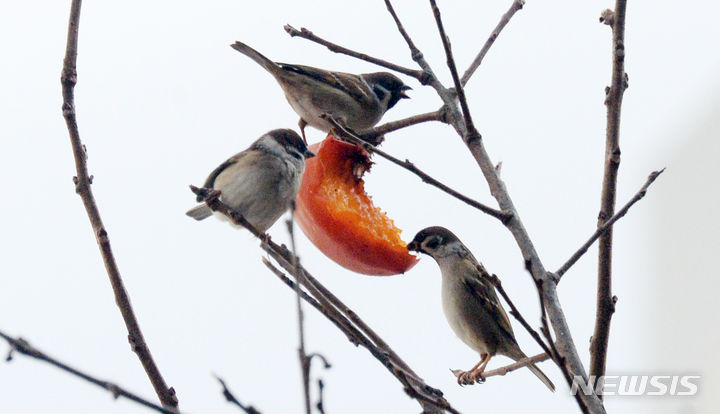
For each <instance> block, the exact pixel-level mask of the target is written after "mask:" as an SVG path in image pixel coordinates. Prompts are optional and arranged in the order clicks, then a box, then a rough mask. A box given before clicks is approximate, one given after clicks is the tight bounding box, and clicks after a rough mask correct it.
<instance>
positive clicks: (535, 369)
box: [527, 364, 555, 392]
mask: <svg viewBox="0 0 720 414" xmlns="http://www.w3.org/2000/svg"><path fill="white" fill-rule="evenodd" d="M527 367H528V368H529V369H530V371H532V373H533V374H535V376H536V377H538V378H539V379H540V381H542V382H543V384H545V386H546V387H548V388H549V389H550V391H552V392H555V384H553V383H552V381H550V378H548V377H547V375H545V373H544V372H542V371H541V370H540V368H538V367H537V366H536V365H535V364H531V365H528V366H527Z"/></svg>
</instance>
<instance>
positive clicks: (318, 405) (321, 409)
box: [315, 379, 325, 414]
mask: <svg viewBox="0 0 720 414" xmlns="http://www.w3.org/2000/svg"><path fill="white" fill-rule="evenodd" d="M317 385H318V401H317V403H316V404H315V407H316V408H317V409H318V412H319V413H320V414H325V405H324V404H323V390H324V389H325V383H323V380H322V379H318V380H317Z"/></svg>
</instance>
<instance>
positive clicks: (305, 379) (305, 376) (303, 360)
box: [286, 201, 311, 414]
mask: <svg viewBox="0 0 720 414" xmlns="http://www.w3.org/2000/svg"><path fill="white" fill-rule="evenodd" d="M286 224H287V231H288V236H289V237H290V251H291V252H292V262H293V267H294V268H295V272H296V273H295V274H300V272H299V271H298V269H299V266H300V258H299V257H298V255H297V251H296V250H295V202H294V201H293V202H291V203H290V219H289V220H288V221H287V222H286ZM295 298H296V302H297V303H296V305H297V321H298V342H299V344H298V358H299V359H300V373H301V374H302V383H303V394H304V397H305V398H304V399H305V414H310V412H311V407H310V358H309V357H308V356H307V354H306V353H305V315H303V309H302V295H301V290H300V281H299V276H296V277H295Z"/></svg>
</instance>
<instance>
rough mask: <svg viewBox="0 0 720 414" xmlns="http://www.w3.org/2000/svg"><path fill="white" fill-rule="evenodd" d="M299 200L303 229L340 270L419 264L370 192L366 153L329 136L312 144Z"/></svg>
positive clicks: (381, 272) (380, 272)
mask: <svg viewBox="0 0 720 414" xmlns="http://www.w3.org/2000/svg"><path fill="white" fill-rule="evenodd" d="M310 150H311V151H313V152H314V153H315V154H316V156H315V157H313V158H310V159H308V160H307V162H306V163H305V174H304V175H303V181H302V185H301V187H300V192H299V193H298V196H297V200H296V211H295V212H296V218H297V222H298V224H299V225H300V228H301V229H302V230H303V232H305V235H307V237H308V238H309V239H310V241H312V242H313V244H315V246H316V247H317V248H318V249H320V251H322V252H323V253H324V254H325V255H326V256H327V257H329V258H330V259H332V260H333V261H335V262H336V263H338V264H339V265H340V266H342V267H344V268H346V269H349V270H352V271H354V272H358V273H363V274H366V275H376V276H386V275H395V274H398V273H404V272H406V271H407V270H409V269H410V268H411V267H413V266H414V265H415V263H417V261H418V259H417V258H416V257H415V256H413V255H411V254H410V252H409V251H408V249H407V244H406V243H405V242H404V241H403V240H402V239H401V238H400V229H398V228H397V227H395V224H394V223H393V221H392V220H391V219H389V218H388V217H387V216H386V215H385V213H383V212H382V210H380V209H379V208H377V207H375V206H374V205H373V203H372V200H371V199H370V197H368V195H367V194H366V193H365V182H364V181H363V180H362V175H363V174H364V173H365V172H366V171H367V170H368V169H369V168H370V159H369V156H368V154H367V152H365V151H364V150H363V149H361V148H359V147H357V146H355V145H351V144H347V143H344V142H341V141H338V140H336V139H335V138H333V137H332V136H331V135H328V136H327V138H325V140H324V141H322V142H318V143H316V144H313V145H311V146H310Z"/></svg>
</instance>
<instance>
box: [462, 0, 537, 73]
mask: <svg viewBox="0 0 720 414" xmlns="http://www.w3.org/2000/svg"><path fill="white" fill-rule="evenodd" d="M524 5H525V0H513V2H512V4H511V5H510V9H508V11H507V12H505V14H503V15H502V17H501V18H500V22H499V23H498V24H497V26H495V29H493V31H492V33H491V34H490V37H488V39H487V41H486V42H485V44H484V45H483V47H482V49H480V52H478V54H477V56H475V59H473V61H472V63H471V64H470V66H469V67H468V68H467V70H466V71H465V74H463V76H462V79H460V84H461V85H462V86H465V85H466V84H467V83H468V81H469V80H470V77H471V76H472V75H473V73H475V70H477V68H478V67H479V66H480V64H481V63H482V61H483V59H484V58H485V55H486V54H487V52H488V51H489V50H490V47H491V46H492V45H493V44H494V43H495V40H496V39H497V38H498V36H499V35H500V32H502V30H503V29H504V28H505V26H506V25H507V24H508V22H509V21H510V19H512V17H513V16H514V15H515V13H516V12H517V11H518V10H520V9H522V8H523V6H524Z"/></svg>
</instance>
